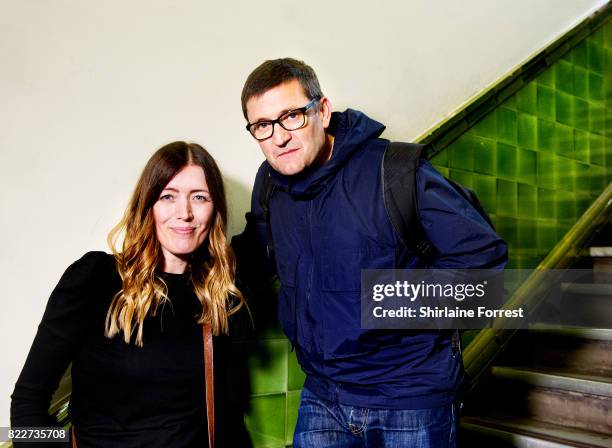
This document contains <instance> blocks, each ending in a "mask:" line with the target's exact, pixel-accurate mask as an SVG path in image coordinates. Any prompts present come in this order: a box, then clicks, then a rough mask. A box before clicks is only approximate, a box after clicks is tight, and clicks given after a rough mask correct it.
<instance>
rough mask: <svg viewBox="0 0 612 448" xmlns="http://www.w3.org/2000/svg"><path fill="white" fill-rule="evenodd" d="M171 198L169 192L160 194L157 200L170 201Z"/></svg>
mask: <svg viewBox="0 0 612 448" xmlns="http://www.w3.org/2000/svg"><path fill="white" fill-rule="evenodd" d="M172 199H173V196H172V195H171V194H162V195H161V196H160V197H159V200H160V201H170V200H172Z"/></svg>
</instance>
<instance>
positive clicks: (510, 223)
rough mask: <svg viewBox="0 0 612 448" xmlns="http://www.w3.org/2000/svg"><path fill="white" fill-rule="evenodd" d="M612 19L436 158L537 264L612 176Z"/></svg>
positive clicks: (522, 257)
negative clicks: (469, 189) (473, 192)
mask: <svg viewBox="0 0 612 448" xmlns="http://www.w3.org/2000/svg"><path fill="white" fill-rule="evenodd" d="M611 52H612V22H610V21H608V23H607V24H605V25H604V26H603V27H601V28H599V29H598V30H597V31H595V32H594V33H592V34H591V35H590V36H588V37H587V38H586V39H585V40H584V41H583V42H581V43H580V44H579V45H578V46H576V47H575V48H573V49H571V50H570V51H569V52H568V53H566V54H565V55H564V56H563V57H562V58H561V59H560V60H558V61H557V62H555V63H554V64H553V65H552V66H551V67H549V68H548V69H547V70H546V71H545V72H543V73H542V74H541V75H540V76H539V77H538V78H536V79H534V80H533V81H531V82H529V83H528V84H526V85H525V86H524V87H523V88H521V89H520V90H518V91H517V92H516V93H515V94H514V95H513V96H511V97H510V98H508V99H507V100H506V101H505V102H504V103H503V104H501V106H500V107H498V108H497V109H495V110H494V111H493V112H491V113H490V114H488V115H487V116H485V117H483V119H482V120H480V121H479V122H478V123H476V125H475V126H474V127H472V128H471V129H469V130H468V131H467V132H465V133H464V134H463V135H461V136H460V137H459V138H458V139H457V140H455V141H454V142H453V143H451V144H450V145H449V146H448V147H447V148H446V149H445V150H443V151H442V152H440V153H438V154H436V155H435V156H434V157H433V158H432V163H433V164H434V166H436V167H437V168H438V169H439V170H440V171H441V172H442V173H444V174H445V175H446V176H449V177H450V178H452V179H455V180H457V181H459V182H461V183H463V184H464V185H466V186H468V187H470V188H472V189H473V190H474V191H475V192H476V193H477V194H478V197H479V198H480V199H481V201H482V203H483V205H484V206H485V208H486V209H487V211H488V212H489V213H490V215H491V217H492V218H493V222H494V223H495V226H496V228H497V229H498V231H499V233H500V234H501V235H502V236H503V237H504V238H505V239H506V240H507V241H508V243H509V246H510V263H509V264H510V266H509V267H512V268H530V267H535V266H536V265H537V264H538V263H539V261H540V260H542V258H543V257H544V256H545V255H546V254H547V253H548V251H549V250H550V249H551V248H552V247H553V246H554V245H555V244H556V243H557V242H558V241H559V239H560V238H561V237H562V236H563V235H564V234H565V232H566V231H567V230H568V229H569V227H571V226H572V225H573V224H574V223H575V222H576V220H577V218H578V217H579V216H580V215H581V214H582V213H583V212H584V211H585V210H586V209H587V208H588V206H589V205H590V204H591V202H592V201H593V200H594V199H595V198H596V197H597V196H598V195H599V193H601V191H603V189H604V188H605V186H606V185H607V184H608V182H610V181H611V180H612V177H611V176H610V174H611V170H610V167H611V165H612V132H611V131H612V129H611V127H612V126H611V116H612V110H611V107H610V105H611V102H612V89H611V85H610V84H611V82H612V80H611V79H610V76H609V74H610V73H611V70H612V57H611V54H612V53H611Z"/></svg>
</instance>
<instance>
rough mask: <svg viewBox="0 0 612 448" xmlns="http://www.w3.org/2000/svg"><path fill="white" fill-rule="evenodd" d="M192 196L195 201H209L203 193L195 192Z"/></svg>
mask: <svg viewBox="0 0 612 448" xmlns="http://www.w3.org/2000/svg"><path fill="white" fill-rule="evenodd" d="M193 198H194V199H195V200H196V201H210V197H209V196H207V195H204V194H196V195H195V196H194V197H193Z"/></svg>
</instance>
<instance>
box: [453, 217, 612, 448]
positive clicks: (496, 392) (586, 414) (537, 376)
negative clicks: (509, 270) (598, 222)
mask: <svg viewBox="0 0 612 448" xmlns="http://www.w3.org/2000/svg"><path fill="white" fill-rule="evenodd" d="M609 229H610V226H607V229H606V230H609ZM600 235H601V236H602V237H606V236H607V235H612V232H605V231H604V232H602V234H600ZM607 238H608V241H606V243H607V244H609V243H610V241H609V237H607ZM595 242H597V241H595ZM589 254H590V261H589V264H591V265H592V267H593V272H594V275H593V277H592V280H591V283H580V284H563V285H560V286H561V289H562V291H563V292H564V298H563V300H564V304H567V305H566V306H567V307H569V308H566V310H567V309H570V310H572V311H571V312H570V315H573V314H574V313H580V312H582V311H581V310H583V309H588V310H590V311H589V313H588V315H583V316H580V319H581V322H585V320H586V321H588V322H589V325H590V328H579V327H572V326H565V327H563V328H560V327H559V326H558V325H556V326H555V327H552V326H551V325H547V324H536V325H532V326H531V327H530V328H529V329H528V330H521V331H518V332H517V334H516V336H515V337H514V338H513V339H512V340H511V343H510V346H509V348H508V349H507V350H506V351H505V352H504V353H503V354H502V356H500V357H499V358H498V359H496V361H495V365H494V366H493V367H491V368H490V370H489V372H488V375H487V376H486V378H485V379H483V381H482V382H481V383H480V384H479V385H478V387H477V389H476V391H475V393H474V394H472V395H471V396H470V397H469V398H468V400H467V403H466V407H465V412H464V414H463V416H462V418H461V422H460V431H459V432H460V434H459V446H460V447H473V446H478V447H479V446H487V447H607V448H611V447H612V326H611V325H610V323H611V322H612V317H611V316H612V247H592V248H591V249H590V251H589ZM582 267H587V266H582ZM588 267H591V266H588ZM586 303H589V305H590V306H588V307H585V306H583V305H584V304H586ZM576 304H577V305H576ZM593 310H595V311H593ZM576 315H577V314H576ZM597 327H604V328H597Z"/></svg>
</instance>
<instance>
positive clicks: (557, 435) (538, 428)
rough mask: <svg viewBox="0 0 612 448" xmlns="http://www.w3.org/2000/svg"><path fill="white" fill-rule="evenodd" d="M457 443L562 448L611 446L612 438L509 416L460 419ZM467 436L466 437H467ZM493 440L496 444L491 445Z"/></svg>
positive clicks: (600, 447)
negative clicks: (484, 441) (488, 441)
mask: <svg viewBox="0 0 612 448" xmlns="http://www.w3.org/2000/svg"><path fill="white" fill-rule="evenodd" d="M459 428H460V432H461V435H460V441H461V442H467V440H464V439H470V442H472V443H469V444H466V443H462V445H465V446H485V445H484V444H482V443H480V444H478V443H473V442H478V441H480V442H482V440H481V439H487V440H491V442H490V443H488V444H487V445H486V446H495V447H498V446H512V447H520V448H540V447H541V448H561V447H592V448H595V447H597V448H603V447H608V448H609V447H610V446H612V436H610V435H606V434H600V433H594V432H590V431H584V430H578V429H573V428H566V427H563V426H559V425H553V424H549V423H544V422H539V421H537V420H533V419H525V418H517V417H513V416H509V415H492V416H488V417H473V416H466V417H462V418H461V421H460V424H459ZM466 433H467V434H466ZM479 436H481V437H479ZM493 440H495V441H493Z"/></svg>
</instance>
